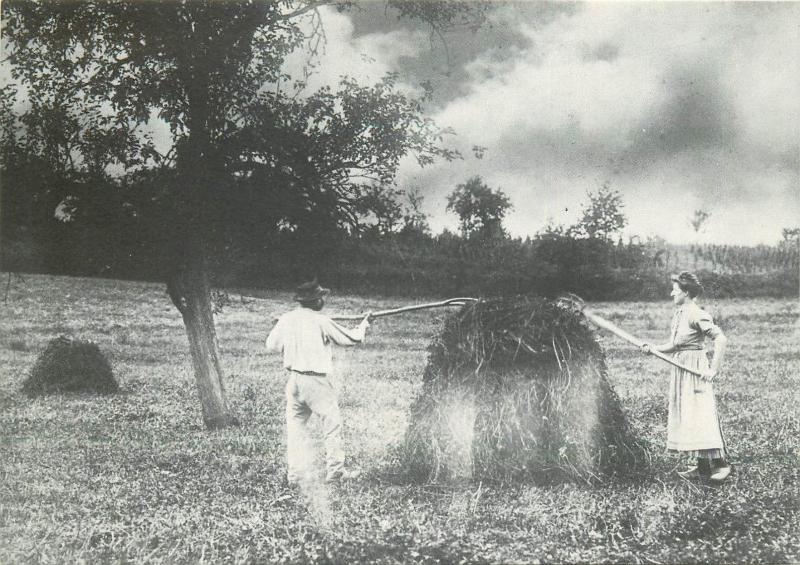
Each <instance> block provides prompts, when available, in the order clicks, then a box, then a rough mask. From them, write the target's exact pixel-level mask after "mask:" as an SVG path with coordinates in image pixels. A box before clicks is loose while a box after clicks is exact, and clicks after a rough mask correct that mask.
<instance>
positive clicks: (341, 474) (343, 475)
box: [325, 469, 361, 483]
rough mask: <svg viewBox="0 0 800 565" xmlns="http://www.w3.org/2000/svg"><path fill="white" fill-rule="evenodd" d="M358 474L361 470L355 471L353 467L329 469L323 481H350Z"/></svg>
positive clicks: (358, 475) (359, 474)
mask: <svg viewBox="0 0 800 565" xmlns="http://www.w3.org/2000/svg"><path fill="white" fill-rule="evenodd" d="M360 476H361V471H357V470H355V469H337V470H336V471H331V472H330V473H328V476H327V477H325V482H326V483H339V482H341V481H352V480H353V479H357V478H358V477H360Z"/></svg>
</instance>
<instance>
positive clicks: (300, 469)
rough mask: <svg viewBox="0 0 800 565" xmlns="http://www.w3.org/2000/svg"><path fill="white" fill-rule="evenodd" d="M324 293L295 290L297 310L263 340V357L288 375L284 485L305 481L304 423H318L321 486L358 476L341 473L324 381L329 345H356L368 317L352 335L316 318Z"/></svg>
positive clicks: (335, 418) (336, 425)
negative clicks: (274, 355) (272, 355)
mask: <svg viewBox="0 0 800 565" xmlns="http://www.w3.org/2000/svg"><path fill="white" fill-rule="evenodd" d="M329 292H330V290H329V289H327V288H323V287H321V286H320V285H319V284H318V283H317V281H316V280H314V281H312V282H309V283H304V284H301V285H300V286H299V287H297V292H296V294H295V296H294V300H295V301H297V302H299V303H300V307H299V308H297V309H295V310H292V311H291V312H288V313H286V314H284V315H283V316H281V317H280V319H279V320H278V322H277V323H276V324H275V327H274V328H272V331H271V332H270V334H269V336H268V337H267V351H273V352H281V353H282V354H283V367H284V368H285V369H286V370H288V371H289V379H288V381H287V383H286V452H287V463H288V472H287V477H286V478H287V481H288V482H289V484H297V483H298V482H299V481H300V479H301V478H303V477H305V476H306V474H307V473H306V471H305V469H306V468H307V464H308V461H310V460H311V459H312V458H313V455H312V454H311V453H310V449H309V446H308V444H309V439H308V430H307V425H308V419H309V418H310V417H311V415H312V414H316V415H317V416H319V417H320V418H321V419H322V428H323V433H324V437H325V452H326V467H327V473H326V481H327V482H337V481H340V480H347V479H352V478H355V477H356V476H358V473H357V472H356V471H349V470H347V469H345V467H344V446H343V442H342V418H341V413H340V411H339V402H338V399H337V395H336V391H335V390H334V388H333V386H331V382H330V381H329V380H328V376H329V375H330V373H331V370H332V368H333V359H332V349H333V344H336V345H342V346H351V345H356V344H357V343H361V342H363V341H364V336H365V333H366V329H367V328H368V327H369V314H367V315H366V316H365V317H364V319H363V320H361V323H360V324H359V325H358V326H357V327H356V328H355V329H352V330H351V329H347V328H345V327H342V326H340V325H339V324H337V323H336V322H334V321H333V320H331V319H330V318H328V317H327V316H325V315H324V314H321V313H320V310H322V307H323V306H324V305H325V296H326V295H327V294H328V293H329Z"/></svg>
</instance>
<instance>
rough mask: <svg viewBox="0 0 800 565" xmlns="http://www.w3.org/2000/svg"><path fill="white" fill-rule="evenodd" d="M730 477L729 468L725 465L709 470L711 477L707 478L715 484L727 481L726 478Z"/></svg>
mask: <svg viewBox="0 0 800 565" xmlns="http://www.w3.org/2000/svg"><path fill="white" fill-rule="evenodd" d="M730 476H731V466H730V465H725V466H723V467H714V468H713V469H711V477H709V478H710V479H711V480H712V481H714V482H715V483H723V482H725V481H726V480H728V477H730Z"/></svg>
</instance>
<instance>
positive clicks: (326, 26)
mask: <svg viewBox="0 0 800 565" xmlns="http://www.w3.org/2000/svg"><path fill="white" fill-rule="evenodd" d="M319 11H320V16H321V19H322V24H323V30H324V39H323V41H322V42H321V43H320V45H319V50H318V54H317V55H316V56H313V57H310V56H309V54H308V52H307V51H306V50H304V49H298V50H297V51H295V52H294V53H292V54H291V55H290V56H289V57H288V59H287V61H286V63H285V65H284V68H285V69H286V70H287V72H288V73H289V74H290V75H292V76H293V77H295V76H296V77H302V75H303V69H304V68H306V67H308V66H309V64H310V65H311V67H310V68H311V70H312V74H311V76H310V77H309V79H308V81H307V88H306V90H307V92H309V93H310V92H313V91H315V90H317V89H318V88H320V87H323V86H331V87H335V86H336V85H337V84H338V83H339V81H340V79H341V77H342V76H344V75H347V76H350V77H352V78H354V79H356V80H357V81H359V82H360V83H362V84H373V83H376V82H378V81H379V80H380V79H381V78H383V76H384V75H386V73H388V72H390V71H392V70H394V69H395V68H396V67H397V61H398V59H400V58H401V57H411V56H414V55H416V53H417V52H418V50H419V49H420V45H422V42H421V41H420V37H419V34H417V33H414V32H409V31H392V32H389V33H372V34H368V35H363V36H360V37H354V34H353V31H354V30H353V24H352V22H351V20H350V18H349V17H348V16H347V15H346V14H344V13H339V12H337V11H336V10H335V9H333V8H329V7H322V8H320V10H319ZM311 17H312V16H308V17H306V18H305V20H304V21H303V23H302V27H303V28H305V31H306V32H307V33H308V32H310V31H311V26H312V19H311ZM399 87H400V88H401V89H403V90H405V91H413V90H415V89H414V88H412V87H411V86H409V85H403V84H401V85H399Z"/></svg>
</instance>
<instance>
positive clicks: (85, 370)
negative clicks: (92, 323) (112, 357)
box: [22, 336, 119, 396]
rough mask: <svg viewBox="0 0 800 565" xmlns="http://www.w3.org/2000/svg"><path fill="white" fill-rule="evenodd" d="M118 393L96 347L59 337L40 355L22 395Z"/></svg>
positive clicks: (104, 359)
mask: <svg viewBox="0 0 800 565" xmlns="http://www.w3.org/2000/svg"><path fill="white" fill-rule="evenodd" d="M118 390H119V386H118V385H117V383H116V381H115V380H114V375H113V373H112V371H111V365H110V364H109V362H108V361H107V360H106V358H105V357H104V356H103V354H102V353H101V352H100V348H99V347H97V345H96V344H94V343H91V342H86V341H81V340H77V339H75V340H73V339H69V338H66V337H64V336H59V337H57V338H55V339H53V340H51V341H50V342H48V344H47V347H45V349H44V351H43V352H42V353H41V354H40V355H39V358H38V359H37V360H36V363H35V364H34V366H33V368H32V369H31V372H30V374H29V375H28V378H27V379H26V380H25V382H24V383H23V384H22V392H24V393H25V394H27V395H28V396H38V395H42V394H49V393H59V392H91V393H96V394H112V393H115V392H117V391H118Z"/></svg>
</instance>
